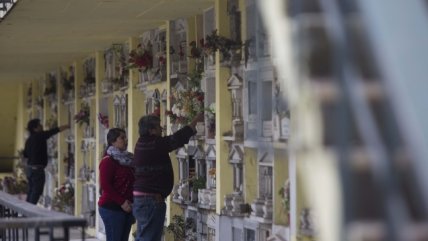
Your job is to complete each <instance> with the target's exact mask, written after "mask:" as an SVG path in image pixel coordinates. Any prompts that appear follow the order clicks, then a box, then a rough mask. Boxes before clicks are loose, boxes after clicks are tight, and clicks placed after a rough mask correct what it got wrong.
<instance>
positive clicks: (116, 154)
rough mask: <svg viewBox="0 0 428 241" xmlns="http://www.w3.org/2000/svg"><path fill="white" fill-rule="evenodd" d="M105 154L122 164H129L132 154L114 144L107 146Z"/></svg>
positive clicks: (132, 157)
mask: <svg viewBox="0 0 428 241" xmlns="http://www.w3.org/2000/svg"><path fill="white" fill-rule="evenodd" d="M107 155H109V156H111V157H112V158H113V159H115V160H116V161H118V162H119V164H120V165H122V166H131V163H132V160H133V159H134V154H132V153H131V152H128V151H121V150H119V149H117V148H116V147H114V146H109V148H108V149H107Z"/></svg>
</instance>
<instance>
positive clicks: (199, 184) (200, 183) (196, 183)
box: [190, 176, 206, 202]
mask: <svg viewBox="0 0 428 241" xmlns="http://www.w3.org/2000/svg"><path fill="white" fill-rule="evenodd" d="M191 185H192V193H191V194H190V197H191V201H192V202H197V201H198V190H199V189H203V188H205V187H206V179H205V177H201V176H199V177H194V178H193V179H192V180H191Z"/></svg>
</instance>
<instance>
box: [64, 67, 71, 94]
mask: <svg viewBox="0 0 428 241" xmlns="http://www.w3.org/2000/svg"><path fill="white" fill-rule="evenodd" d="M70 69H71V70H73V69H72V68H70ZM61 82H62V88H63V89H64V92H70V91H72V90H73V89H74V76H73V74H70V77H69V78H67V75H66V73H65V72H63V71H61Z"/></svg>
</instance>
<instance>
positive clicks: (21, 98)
mask: <svg viewBox="0 0 428 241" xmlns="http://www.w3.org/2000/svg"><path fill="white" fill-rule="evenodd" d="M18 93H19V94H18V103H17V108H18V112H17V116H16V121H17V123H16V139H15V147H14V153H15V154H18V151H19V150H22V149H24V133H25V130H26V129H25V128H26V124H27V121H26V118H25V112H26V109H27V107H26V105H25V104H26V98H25V97H26V88H25V84H23V83H22V84H19V87H18ZM18 161H20V160H18Z"/></svg>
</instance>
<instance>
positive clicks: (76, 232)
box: [28, 228, 101, 241]
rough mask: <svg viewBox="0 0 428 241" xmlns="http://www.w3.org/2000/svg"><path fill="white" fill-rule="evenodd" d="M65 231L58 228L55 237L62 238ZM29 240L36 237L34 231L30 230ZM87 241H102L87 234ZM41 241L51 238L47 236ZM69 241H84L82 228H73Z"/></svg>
mask: <svg viewBox="0 0 428 241" xmlns="http://www.w3.org/2000/svg"><path fill="white" fill-rule="evenodd" d="M62 235H63V230H62V228H56V229H55V230H54V237H57V238H59V237H62ZM28 237H29V240H33V237H34V230H32V229H30V230H29V232H28ZM85 240H86V241H101V240H100V239H97V238H94V237H89V236H88V235H87V234H86V236H85ZM40 241H49V237H48V236H46V235H43V236H41V237H40ZM69 241H82V231H81V229H80V228H73V229H70V240H69Z"/></svg>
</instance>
